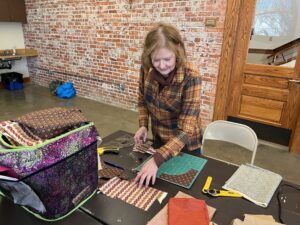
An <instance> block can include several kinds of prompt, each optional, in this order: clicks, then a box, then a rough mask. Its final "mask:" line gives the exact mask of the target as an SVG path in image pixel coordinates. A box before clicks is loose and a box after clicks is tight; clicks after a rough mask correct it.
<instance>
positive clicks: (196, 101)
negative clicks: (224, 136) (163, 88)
mask: <svg viewBox="0 0 300 225" xmlns="http://www.w3.org/2000/svg"><path fill="white" fill-rule="evenodd" d="M183 95H184V98H183V104H182V111H181V114H180V116H179V121H178V130H177V135H176V136H174V137H173V138H172V139H170V140H169V141H168V142H167V143H166V144H165V145H164V146H162V147H161V148H160V149H158V151H157V153H159V154H160V155H161V156H162V157H163V158H164V159H165V160H167V159H169V158H170V157H172V156H175V155H177V154H178V153H179V152H180V151H181V150H182V148H183V147H184V146H185V144H187V143H188V142H189V137H191V136H193V134H194V130H195V124H196V123H197V120H198V117H199V114H200V96H201V78H200V76H196V77H192V78H191V79H190V80H189V81H188V82H187V83H186V85H185V87H184V93H183Z"/></svg>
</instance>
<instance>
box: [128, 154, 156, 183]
mask: <svg viewBox="0 0 300 225" xmlns="http://www.w3.org/2000/svg"><path fill="white" fill-rule="evenodd" d="M157 170H158V167H157V165H156V163H155V161H154V159H153V158H151V159H150V160H148V161H147V162H146V163H145V164H144V165H143V167H142V169H141V171H140V172H138V174H137V176H136V178H135V179H134V181H135V182H138V183H139V187H142V186H143V183H144V182H145V186H146V187H148V186H149V184H150V180H152V182H151V183H152V185H153V184H154V183H155V179H156V173H157Z"/></svg>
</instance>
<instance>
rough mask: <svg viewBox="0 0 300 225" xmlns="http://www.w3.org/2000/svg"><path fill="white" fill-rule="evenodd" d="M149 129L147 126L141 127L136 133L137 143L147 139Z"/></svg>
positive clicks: (135, 139)
mask: <svg viewBox="0 0 300 225" xmlns="http://www.w3.org/2000/svg"><path fill="white" fill-rule="evenodd" d="M147 135H148V130H147V128H146V127H144V126H142V127H140V128H139V129H138V130H137V132H136V133H135V135H134V142H135V144H141V143H142V142H145V141H146V140H147Z"/></svg>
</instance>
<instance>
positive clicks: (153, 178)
mask: <svg viewBox="0 0 300 225" xmlns="http://www.w3.org/2000/svg"><path fill="white" fill-rule="evenodd" d="M155 181H156V176H155V175H154V176H152V185H154V184H155Z"/></svg>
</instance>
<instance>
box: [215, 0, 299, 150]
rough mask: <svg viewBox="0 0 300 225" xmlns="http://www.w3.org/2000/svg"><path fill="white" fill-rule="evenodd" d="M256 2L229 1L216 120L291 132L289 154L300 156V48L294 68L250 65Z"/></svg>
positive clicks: (251, 0)
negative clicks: (236, 120)
mask: <svg viewBox="0 0 300 225" xmlns="http://www.w3.org/2000/svg"><path fill="white" fill-rule="evenodd" d="M255 3H256V1H255V0H229V1H228V5H227V15H226V20H225V33H224V41H223V48H222V55H221V62H220V63H221V65H220V70H219V77H218V85H217V95H216V103H215V111H214V120H215V119H227V117H228V116H233V117H237V118H241V119H246V120H249V121H254V122H258V123H262V124H266V125H272V126H276V127H281V128H286V129H290V130H291V131H292V135H291V140H290V151H292V152H296V153H299V154H300V146H297V145H296V144H295V143H296V142H299V140H300V134H299V133H300V130H299V129H300V128H299V126H297V123H298V124H299V122H298V121H297V120H298V119H299V118H298V117H299V116H298V115H299V113H300V94H299V93H300V83H299V82H297V81H296V80H297V79H299V77H300V72H299V71H300V68H299V67H300V66H299V64H300V63H299V62H300V54H299V53H300V47H299V51H298V58H297V62H296V66H295V68H288V67H279V66H269V65H256V64H247V63H246V57H247V53H248V46H249V41H250V35H251V28H252V20H253V17H254V12H255Z"/></svg>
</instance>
